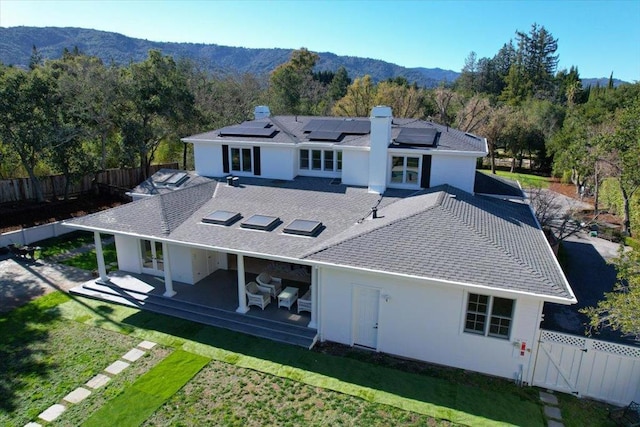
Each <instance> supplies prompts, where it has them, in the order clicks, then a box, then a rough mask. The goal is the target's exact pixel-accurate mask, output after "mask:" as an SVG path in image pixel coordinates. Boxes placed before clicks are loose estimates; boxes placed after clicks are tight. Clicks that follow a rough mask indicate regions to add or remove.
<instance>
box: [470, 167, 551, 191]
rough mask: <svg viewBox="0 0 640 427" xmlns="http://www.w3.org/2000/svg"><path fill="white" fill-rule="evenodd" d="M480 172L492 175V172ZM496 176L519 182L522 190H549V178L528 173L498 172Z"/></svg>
mask: <svg viewBox="0 0 640 427" xmlns="http://www.w3.org/2000/svg"><path fill="white" fill-rule="evenodd" d="M480 172H482V173H485V174H487V175H491V171H487V170H481V171H480ZM496 175H498V176H501V177H503V178H508V179H511V180H514V181H518V182H519V183H520V185H521V186H522V188H547V187H549V182H550V178H549V177H546V176H539V175H532V174H526V173H511V172H505V171H501V170H497V171H496Z"/></svg>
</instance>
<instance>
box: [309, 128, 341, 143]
mask: <svg viewBox="0 0 640 427" xmlns="http://www.w3.org/2000/svg"><path fill="white" fill-rule="evenodd" d="M341 137H342V132H330V131H324V130H314V131H313V132H311V133H309V135H308V138H309V139H311V140H315V141H338V140H340V138H341Z"/></svg>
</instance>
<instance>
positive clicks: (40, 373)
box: [0, 293, 606, 427]
mask: <svg viewBox="0 0 640 427" xmlns="http://www.w3.org/2000/svg"><path fill="white" fill-rule="evenodd" d="M142 339H149V340H152V341H155V342H158V343H160V344H161V346H159V348H156V349H154V350H153V351H152V352H150V354H149V355H148V356H147V357H146V358H143V359H141V360H139V361H137V362H135V364H133V365H132V366H131V367H130V368H128V369H127V370H125V371H124V372H123V373H122V374H120V375H119V376H118V377H116V378H117V379H116V380H113V381H112V383H110V384H109V385H107V386H106V387H105V388H104V390H103V391H101V392H96V393H93V394H92V395H91V396H90V397H89V398H88V399H86V400H85V401H83V402H82V403H81V404H78V405H70V407H69V409H68V410H67V412H65V413H64V414H63V415H62V416H61V417H60V419H59V420H58V421H56V424H58V425H80V424H82V423H83V422H86V423H87V425H94V424H95V423H97V424H100V423H101V421H102V422H104V420H113V419H115V418H114V417H122V419H120V418H118V419H119V420H120V421H122V422H120V421H119V423H118V424H119V425H138V424H139V423H140V422H143V421H144V423H145V424H144V425H205V424H207V423H208V422H210V421H211V420H216V423H218V424H221V425H238V426H240V425H242V426H244V425H385V426H387V425H428V426H450V425H472V426H504V425H518V426H541V427H542V426H544V425H545V422H544V419H543V415H542V406H541V404H540V402H539V400H538V398H537V390H536V389H533V388H519V387H516V386H515V385H514V384H513V383H511V382H509V381H506V380H502V379H497V378H490V377H485V376H482V375H479V374H470V373H466V372H463V371H461V370H457V369H447V368H437V367H434V366H431V365H424V366H425V368H424V369H421V370H416V369H411V370H408V369H404V368H403V369H398V368H399V367H400V366H402V365H403V362H402V361H398V360H397V359H393V358H386V357H382V356H380V355H376V354H374V353H365V352H359V351H355V350H353V351H352V350H349V351H348V352H347V353H346V354H345V355H344V356H334V355H329V354H325V353H320V352H314V351H308V350H305V349H303V348H298V347H293V346H288V345H284V344H279V343H275V342H272V341H267V340H263V339H259V338H255V337H251V336H247V335H242V334H237V333H233V332H230V331H226V330H221V329H216V328H213V327H208V326H204V325H200V324H196V323H192V322H188V321H183V320H180V319H176V318H172V317H167V316H161V315H157V314H153V313H149V312H141V311H138V310H136V309H133V308H130V307H123V306H118V305H112V304H107V303H104V302H100V301H92V300H86V299H75V298H74V299H70V297H68V296H66V295H62V294H59V293H53V294H50V295H47V296H45V297H42V298H40V299H38V300H36V301H34V302H32V303H31V304H28V305H27V306H24V307H22V308H20V309H17V310H14V311H12V312H10V313H8V314H7V315H5V316H3V317H0V342H1V344H0V351H1V352H2V354H0V356H2V357H1V360H0V368H1V371H0V372H2V374H0V375H1V378H2V379H1V382H0V387H2V388H1V389H0V393H2V396H3V399H1V400H0V402H2V406H1V407H0V425H17V426H19V425H24V424H26V423H27V422H28V421H31V420H34V419H35V416H37V414H38V413H39V412H40V411H42V410H44V409H45V408H46V407H47V406H49V405H51V404H52V403H57V402H59V401H60V399H61V398H62V397H63V396H64V395H65V394H66V393H68V392H69V391H71V390H73V389H74V388H75V387H77V386H79V385H81V384H83V383H84V382H86V381H87V380H88V379H89V378H91V377H92V376H93V375H94V374H95V373H97V372H99V371H101V370H102V369H104V367H106V366H107V365H108V364H110V363H111V362H112V361H113V360H116V359H117V358H118V357H120V356H121V355H122V354H124V353H125V352H126V351H127V350H128V349H129V348H131V347H133V346H135V345H136V344H137V343H138V342H139V341H140V340H142ZM172 349H173V353H172V354H171V355H170V356H168V357H166V356H167V355H168V353H169V352H171V351H172ZM165 357H166V358H165ZM161 360H163V361H162V362H161ZM394 360H395V362H393V361H394ZM176 367H178V368H176ZM134 368H135V369H134ZM145 372H147V373H146V374H145ZM194 375H195V376H194ZM5 396H8V398H7V399H5V398H4V397H5ZM574 400H575V399H574ZM564 405H565V400H564V399H562V400H561V406H562V408H563V416H564V418H565V420H564V422H565V425H581V423H583V422H584V421H585V418H584V413H585V411H583V410H582V409H581V408H580V407H579V406H576V404H575V402H573V401H569V403H567V410H566V413H565V408H564ZM590 405H592V407H593V408H595V409H591V410H590V411H589V412H588V414H589V415H588V420H587V421H591V422H594V423H596V424H598V423H601V424H602V423H605V422H606V409H603V408H604V406H603V405H600V406H597V405H594V404H593V403H591V404H590ZM97 424H96V425H97ZM601 424H598V425H601ZM592 425H595V424H592ZM602 425H606V424H602Z"/></svg>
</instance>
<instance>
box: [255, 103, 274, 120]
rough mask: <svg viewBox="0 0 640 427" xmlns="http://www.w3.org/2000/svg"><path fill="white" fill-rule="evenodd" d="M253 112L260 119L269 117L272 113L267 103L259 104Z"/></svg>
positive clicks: (256, 118)
mask: <svg viewBox="0 0 640 427" xmlns="http://www.w3.org/2000/svg"><path fill="white" fill-rule="evenodd" d="M253 114H254V116H255V120H260V119H264V118H265V117H269V116H270V115H271V111H269V107H267V106H266V105H258V106H257V107H256V108H255V110H253Z"/></svg>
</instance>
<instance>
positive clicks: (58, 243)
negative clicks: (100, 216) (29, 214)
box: [36, 231, 93, 258]
mask: <svg viewBox="0 0 640 427" xmlns="http://www.w3.org/2000/svg"><path fill="white" fill-rule="evenodd" d="M89 243H93V233H89V232H88V231H74V232H73V233H69V234H65V235H62V236H59V237H53V238H51V239H47V240H42V241H40V242H38V243H37V244H38V246H39V247H40V248H41V249H40V251H39V253H36V256H37V257H38V258H50V257H52V256H55V255H59V254H63V253H66V252H69V251H70V250H72V249H76V248H79V247H80V246H83V245H86V244H89Z"/></svg>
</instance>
